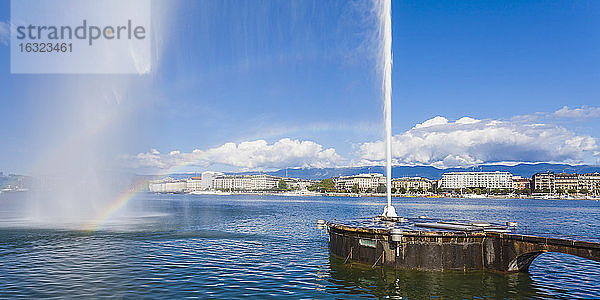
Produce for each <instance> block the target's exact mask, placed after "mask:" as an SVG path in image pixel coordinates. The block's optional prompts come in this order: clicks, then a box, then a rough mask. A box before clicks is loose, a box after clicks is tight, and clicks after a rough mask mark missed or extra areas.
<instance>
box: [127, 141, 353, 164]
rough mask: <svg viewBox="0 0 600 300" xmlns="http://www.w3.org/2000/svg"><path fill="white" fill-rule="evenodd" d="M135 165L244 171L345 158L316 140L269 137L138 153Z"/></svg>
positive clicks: (335, 161) (338, 161)
mask: <svg viewBox="0 0 600 300" xmlns="http://www.w3.org/2000/svg"><path fill="white" fill-rule="evenodd" d="M124 159H126V160H127V161H128V162H129V163H130V166H132V167H134V168H157V169H160V170H171V171H176V170H179V169H182V168H183V169H184V168H185V167H200V168H206V167H209V166H214V165H227V166H231V167H236V168H242V169H244V170H265V169H281V168H286V167H307V168H308V167H313V168H325V167H336V166H339V165H342V163H343V159H342V157H341V156H340V155H338V154H337V153H336V151H335V149H333V148H328V149H324V147H323V146H322V145H319V144H317V143H315V142H313V141H300V140H292V139H289V138H284V139H281V140H279V141H277V142H275V143H273V144H268V143H267V142H266V141H265V140H256V141H249V142H242V143H239V144H236V143H226V144H223V145H222V146H219V147H215V148H210V149H207V150H198V149H196V150H194V151H192V152H191V153H182V152H180V151H171V152H170V153H168V154H162V153H160V152H159V151H158V150H156V149H152V150H151V151H150V152H147V153H139V154H137V155H135V156H125V157H124Z"/></svg>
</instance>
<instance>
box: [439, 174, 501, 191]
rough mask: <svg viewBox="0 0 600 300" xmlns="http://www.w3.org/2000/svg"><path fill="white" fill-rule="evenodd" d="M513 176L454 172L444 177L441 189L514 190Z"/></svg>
mask: <svg viewBox="0 0 600 300" xmlns="http://www.w3.org/2000/svg"><path fill="white" fill-rule="evenodd" d="M512 178H513V175H512V174H510V173H509V172H452V173H445V174H443V175H442V179H441V180H440V188H441V189H464V188H486V189H512V188H513V182H512Z"/></svg>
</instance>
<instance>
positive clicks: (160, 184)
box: [148, 177, 187, 193]
mask: <svg viewBox="0 0 600 300" xmlns="http://www.w3.org/2000/svg"><path fill="white" fill-rule="evenodd" d="M186 189H187V182H186V181H185V180H177V179H174V178H170V177H167V178H165V179H161V180H153V181H150V182H149V183H148V190H149V191H150V192H153V193H184V192H185V191H186Z"/></svg>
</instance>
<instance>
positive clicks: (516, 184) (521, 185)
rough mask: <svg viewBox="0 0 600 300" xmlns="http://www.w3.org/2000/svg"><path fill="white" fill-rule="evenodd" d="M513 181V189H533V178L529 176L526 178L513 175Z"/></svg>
mask: <svg viewBox="0 0 600 300" xmlns="http://www.w3.org/2000/svg"><path fill="white" fill-rule="evenodd" d="M512 181H513V187H512V188H513V190H519V191H522V190H525V189H529V190H531V179H529V178H524V177H521V176H513V178H512Z"/></svg>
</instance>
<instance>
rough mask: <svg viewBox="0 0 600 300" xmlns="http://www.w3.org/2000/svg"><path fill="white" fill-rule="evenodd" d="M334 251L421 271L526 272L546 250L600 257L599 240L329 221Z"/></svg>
mask: <svg viewBox="0 0 600 300" xmlns="http://www.w3.org/2000/svg"><path fill="white" fill-rule="evenodd" d="M327 226H328V230H329V238H330V240H329V250H330V252H331V254H333V255H336V256H338V257H340V258H342V259H344V260H346V261H354V262H360V263H365V264H369V265H372V266H382V265H383V266H389V267H395V268H402V269H416V270H438V271H445V270H461V271H468V270H493V271H500V272H527V271H528V270H529V266H530V265H531V263H532V262H533V260H534V259H535V258H536V257H537V256H538V255H540V254H542V253H544V252H558V253H565V254H570V255H575V256H579V257H582V258H587V259H591V260H595V261H600V243H595V242H584V241H573V240H566V239H559V238H549V237H537V236H530V235H522V234H513V233H500V232H485V231H483V230H482V231H474V232H461V231H441V230H440V231H427V230H404V231H402V232H401V237H398V236H397V237H396V238H395V240H396V241H392V238H391V236H390V229H391V228H384V227H383V226H380V227H365V226H348V225H345V224H341V223H336V222H329V223H328V224H327Z"/></svg>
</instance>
